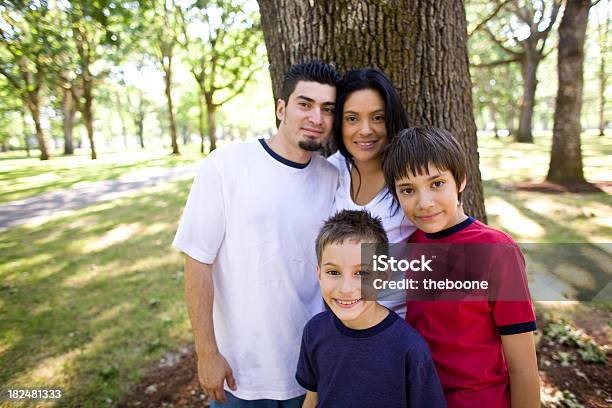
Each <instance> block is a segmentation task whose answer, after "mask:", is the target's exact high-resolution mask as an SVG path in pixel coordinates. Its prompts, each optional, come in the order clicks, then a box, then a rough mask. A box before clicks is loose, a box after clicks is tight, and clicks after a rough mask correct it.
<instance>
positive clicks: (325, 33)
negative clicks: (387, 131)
mask: <svg viewBox="0 0 612 408" xmlns="http://www.w3.org/2000/svg"><path fill="white" fill-rule="evenodd" d="M259 6H260V10H261V22H262V27H263V32H264V38H265V42H266V47H267V49H268V58H269V60H270V75H271V77H272V86H273V92H274V97H275V98H278V97H279V95H280V88H281V86H282V80H283V75H284V73H285V71H286V70H287V69H288V68H289V66H290V65H291V64H294V63H298V62H301V61H304V60H307V59H313V58H318V59H321V60H323V61H326V62H329V63H332V64H333V65H335V66H336V67H337V68H339V69H340V70H346V69H353V68H362V67H367V66H373V67H378V68H380V69H381V70H383V71H384V72H385V73H386V74H387V75H388V76H389V77H390V78H391V80H392V81H393V82H394V84H395V85H396V87H397V89H398V91H399V93H400V96H401V98H402V102H403V103H404V106H405V107H406V109H407V112H408V117H409V119H410V123H411V125H431V126H438V127H441V128H445V129H448V130H449V131H451V132H452V133H453V134H454V135H455V137H457V139H458V140H459V142H460V143H461V145H462V146H463V147H464V149H465V151H466V154H467V157H468V163H467V164H468V178H469V182H468V187H467V189H466V192H465V194H464V198H463V202H464V208H465V210H466V211H467V212H468V213H470V214H471V215H473V216H475V217H477V218H479V219H480V220H483V221H484V220H486V215H485V209H484V199H483V192H482V184H481V179H480V170H479V169H478V151H477V139H476V124H475V122H474V115H473V112H472V86H471V81H470V74H469V70H468V57H467V32H466V20H465V9H464V2H463V1H455V0H394V1H387V2H373V1H365V0H355V1H351V2H347V1H344V0H334V1H331V0H330V1H312V0H291V1H290V0H259Z"/></svg>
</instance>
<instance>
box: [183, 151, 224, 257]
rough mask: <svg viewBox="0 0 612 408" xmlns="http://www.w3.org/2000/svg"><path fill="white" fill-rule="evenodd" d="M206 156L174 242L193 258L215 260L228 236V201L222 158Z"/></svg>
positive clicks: (190, 193) (192, 188)
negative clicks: (219, 165) (225, 198)
mask: <svg viewBox="0 0 612 408" xmlns="http://www.w3.org/2000/svg"><path fill="white" fill-rule="evenodd" d="M215 159H216V157H214V155H211V156H209V157H207V158H206V159H204V161H203V163H202V165H201V166H200V169H199V170H198V174H197V175H196V177H195V180H194V182H193V185H192V187H191V191H190V192H189V197H188V198H187V204H185V209H184V210H183V215H182V217H181V221H180V222H179V227H178V230H177V231H176V236H175V237H174V242H173V244H172V245H174V246H175V247H176V248H178V249H180V250H181V251H183V252H185V253H186V254H187V255H189V256H190V257H192V258H193V259H195V260H197V261H200V262H202V263H206V264H212V263H213V261H214V260H215V258H216V257H217V252H218V251H219V247H220V246H221V243H222V242H223V238H224V236H225V202H224V195H223V182H222V175H221V172H220V171H219V169H218V161H217V160H215Z"/></svg>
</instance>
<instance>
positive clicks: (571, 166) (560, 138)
mask: <svg viewBox="0 0 612 408" xmlns="http://www.w3.org/2000/svg"><path fill="white" fill-rule="evenodd" d="M590 4H591V2H590V0H568V1H567V3H566V5H565V12H564V13H563V18H562V19H561V25H560V26H559V48H558V50H559V51H558V53H559V58H558V63H557V67H558V71H559V88H558V90H557V101H556V106H555V124H554V128H553V142H552V149H551V154H550V166H549V169H548V175H547V176H546V180H548V181H552V182H556V183H568V182H571V183H573V182H579V183H584V182H585V179H584V174H583V171H582V152H581V149H580V133H581V132H582V126H581V124H580V111H581V109H582V89H583V80H582V76H583V75H582V74H583V64H584V38H585V35H586V28H587V21H588V15H589V8H590Z"/></svg>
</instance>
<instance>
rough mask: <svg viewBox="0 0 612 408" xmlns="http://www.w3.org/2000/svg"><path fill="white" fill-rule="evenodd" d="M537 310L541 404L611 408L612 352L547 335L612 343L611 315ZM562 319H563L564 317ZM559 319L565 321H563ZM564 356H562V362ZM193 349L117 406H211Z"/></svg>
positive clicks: (171, 359) (167, 360) (174, 357)
mask: <svg viewBox="0 0 612 408" xmlns="http://www.w3.org/2000/svg"><path fill="white" fill-rule="evenodd" d="M538 309H539V313H538V325H539V336H540V337H541V338H540V340H539V342H538V366H539V368H540V383H541V389H542V402H543V406H544V407H547V408H557V407H558V408H561V407H566V408H567V407H569V408H578V407H595V408H599V407H602V408H603V407H610V406H612V376H611V375H610V373H611V371H610V365H611V364H612V361H611V359H610V353H609V352H608V355H607V358H606V362H605V363H599V364H595V363H586V362H584V361H583V360H582V359H581V358H580V356H579V352H578V349H577V348H576V347H571V346H567V345H564V344H559V343H560V342H559V341H558V339H557V340H555V339H552V338H551V337H550V336H549V335H545V334H544V333H549V332H550V331H549V329H548V324H550V323H556V322H563V321H566V320H565V319H568V320H567V321H568V322H570V324H571V326H572V327H573V328H574V329H576V331H577V332H578V333H582V334H584V335H585V336H588V337H589V338H592V339H594V340H595V341H596V342H597V343H598V344H599V345H607V347H609V345H610V341H611V339H610V333H611V332H612V326H611V325H612V311H610V310H609V309H599V308H589V307H587V308H582V307H581V306H580V307H579V308H578V309H575V310H560V311H556V312H555V313H554V314H553V315H554V316H555V317H554V318H553V317H552V316H553V315H551V314H550V313H547V312H545V309H541V308H538ZM559 316H562V318H560V317H559ZM560 319H561V320H560ZM560 357H562V358H560ZM195 358H196V356H195V352H194V350H193V347H185V348H183V349H181V350H179V351H178V352H174V353H168V354H167V355H166V357H164V359H162V361H161V362H160V363H159V364H158V365H157V366H156V367H153V368H152V369H151V370H150V371H149V374H147V375H146V376H145V378H144V379H143V380H142V381H141V382H140V384H138V385H137V386H136V387H135V388H134V389H133V391H132V392H131V393H130V394H129V395H127V396H126V398H125V399H124V400H123V401H122V402H121V403H120V404H119V405H118V407H121V408H134V407H167V408H170V407H208V406H209V405H208V402H207V400H206V398H205V397H204V395H203V394H202V391H201V389H200V387H199V385H198V380H197V371H196V365H195Z"/></svg>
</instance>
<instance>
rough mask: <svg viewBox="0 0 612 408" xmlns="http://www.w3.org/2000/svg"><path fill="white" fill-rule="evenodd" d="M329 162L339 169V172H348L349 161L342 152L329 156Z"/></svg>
mask: <svg viewBox="0 0 612 408" xmlns="http://www.w3.org/2000/svg"><path fill="white" fill-rule="evenodd" d="M327 161H328V162H330V163H331V164H333V165H334V167H335V168H337V169H338V171H340V172H345V171H347V168H346V164H347V160H346V157H344V155H343V154H342V153H340V150H338V151H337V152H336V153H334V154H332V155H331V156H329V157H328V158H327Z"/></svg>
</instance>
